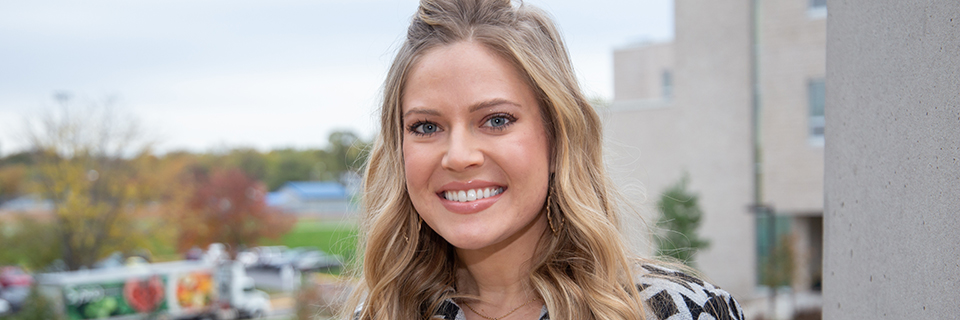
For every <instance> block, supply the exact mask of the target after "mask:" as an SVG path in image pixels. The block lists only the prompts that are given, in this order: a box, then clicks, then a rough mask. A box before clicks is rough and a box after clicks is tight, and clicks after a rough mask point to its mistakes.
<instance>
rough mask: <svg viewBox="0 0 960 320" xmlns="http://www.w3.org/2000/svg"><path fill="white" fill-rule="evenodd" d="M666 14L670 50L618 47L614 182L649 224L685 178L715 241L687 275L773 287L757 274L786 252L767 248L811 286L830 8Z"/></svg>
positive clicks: (728, 7) (767, 0)
mask: <svg viewBox="0 0 960 320" xmlns="http://www.w3.org/2000/svg"><path fill="white" fill-rule="evenodd" d="M675 6H676V7H675V14H676V19H675V21H676V32H675V35H676V36H675V39H674V41H673V42H671V43H659V44H642V45H636V46H630V47H625V48H621V49H617V50H616V51H615V52H614V94H615V97H614V101H613V103H612V105H611V107H610V108H609V109H607V110H604V112H606V115H605V116H606V141H607V142H606V143H607V144H608V150H610V151H611V153H610V163H609V166H610V168H611V171H612V173H613V175H614V176H615V177H617V181H616V182H617V183H618V184H620V185H621V187H622V189H623V190H628V196H629V195H630V194H629V192H630V190H641V191H642V193H643V194H645V195H646V196H645V198H641V199H644V200H642V201H640V202H641V205H642V206H641V208H642V209H641V211H642V212H643V214H644V216H645V221H647V222H652V221H655V220H656V214H657V213H656V212H657V211H656V208H655V204H656V202H657V199H658V198H659V196H660V193H661V192H663V191H664V190H666V189H667V188H668V187H669V186H671V185H673V184H675V183H677V182H678V181H679V180H680V179H681V177H683V176H684V175H688V176H689V179H690V181H689V184H688V187H689V189H690V190H692V191H693V192H694V193H697V194H698V196H699V197H700V204H701V209H702V210H703V212H704V219H703V223H702V225H701V227H700V230H699V233H700V236H701V237H704V238H707V239H709V240H710V242H711V245H710V247H708V248H707V249H705V250H702V251H701V252H700V253H699V254H698V256H697V259H696V260H697V261H696V263H697V266H698V268H699V269H701V270H702V271H703V272H704V273H705V275H706V276H707V277H708V278H709V279H711V280H713V281H714V282H716V283H717V284H718V285H720V286H721V287H723V288H725V289H727V290H730V291H731V292H733V293H735V294H736V295H738V296H741V297H752V296H754V294H755V292H756V288H758V286H759V285H761V284H763V283H767V282H768V281H773V280H769V279H767V278H764V275H766V276H768V277H773V276H774V273H771V272H767V271H763V270H764V269H763V268H765V267H766V266H767V265H768V264H767V262H769V259H776V258H769V257H779V258H782V257H783V253H784V252H780V251H776V250H773V249H775V248H777V247H778V245H777V244H776V243H774V242H771V241H770V240H771V239H775V240H777V241H779V242H778V243H779V244H781V245H779V247H784V245H783V244H784V243H785V244H786V245H787V246H786V247H787V248H789V249H787V250H786V254H787V255H788V256H789V258H786V259H788V260H789V261H788V262H787V263H788V264H789V265H791V266H792V267H791V268H787V269H788V270H789V271H788V272H792V274H791V275H790V276H789V279H787V280H786V281H787V282H789V284H792V285H793V286H794V288H799V289H801V290H805V289H816V288H818V287H819V277H820V274H821V271H820V270H821V267H820V265H821V262H820V261H821V258H820V256H821V255H822V253H821V252H822V240H821V239H822V228H823V226H822V225H823V223H822V221H823V220H822V216H823V145H824V143H823V142H824V140H823V133H824V130H823V128H824V116H823V113H824V112H823V110H824V74H825V50H826V3H825V2H824V1H822V0H786V1H783V0H781V1H772V0H758V1H751V0H724V1H710V2H703V1H689V0H677V1H676V2H675ZM637 187H639V188H637ZM758 207H759V208H763V209H764V210H757V208H758ZM766 213H772V214H773V218H770V217H768V216H766ZM638 234H640V233H638ZM637 241H638V243H644V240H643V239H639V240H637ZM646 242H647V243H649V241H646ZM649 249H650V250H652V248H649ZM781 251H783V250H781Z"/></svg>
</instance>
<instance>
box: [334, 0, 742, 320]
mask: <svg viewBox="0 0 960 320" xmlns="http://www.w3.org/2000/svg"><path fill="white" fill-rule="evenodd" d="M575 79H576V78H575V76H574V74H573V70H572V67H571V64H570V61H569V58H568V57H567V53H566V49H565V47H564V45H563V42H562V40H561V39H560V35H559V33H558V32H557V30H556V28H555V26H554V25H553V23H552V22H551V21H550V20H549V18H547V16H546V15H545V14H544V13H542V12H540V11H538V10H537V9H535V8H531V7H529V6H525V5H521V6H519V7H515V6H513V5H512V4H511V3H510V1H509V0H422V1H421V4H420V8H419V10H418V12H417V14H416V16H415V17H414V19H413V22H412V23H411V25H410V27H409V30H408V33H407V39H406V41H405V42H404V43H403V45H402V47H401V48H400V51H399V53H398V54H397V57H396V59H395V60H394V62H393V65H392V67H391V69H390V72H389V74H388V75H387V79H386V83H385V87H384V101H383V105H382V109H381V129H380V135H379V137H378V138H377V140H376V142H375V146H374V148H373V150H372V152H371V155H370V159H369V162H368V164H367V169H366V176H365V180H364V183H365V187H364V188H365V193H364V211H365V214H366V216H365V217H364V225H363V229H364V231H365V233H366V234H365V243H364V244H363V247H364V251H363V256H364V258H363V268H362V282H361V285H360V286H359V290H355V293H354V295H353V299H352V301H353V305H354V306H356V309H355V310H356V312H355V313H354V314H353V316H354V317H355V318H359V319H415V318H420V319H427V318H443V319H451V320H452V319H466V320H473V319H488V320H499V319H547V318H553V319H655V318H661V319H665V318H667V317H671V316H674V315H675V314H680V317H674V318H672V319H678V318H683V316H687V317H690V318H691V319H697V317H698V316H699V314H700V313H709V314H711V315H713V316H714V318H720V319H725V318H739V317H741V316H742V315H741V312H740V310H739V307H738V306H737V305H736V302H735V301H734V300H733V299H732V298H731V297H730V295H729V294H728V293H726V292H724V291H722V290H719V289H717V288H714V287H713V286H711V285H709V284H706V283H703V282H701V281H699V280H698V279H696V278H692V277H688V276H685V275H683V274H681V273H678V272H673V271H670V270H669V269H665V268H660V267H655V266H653V264H651V263H649V262H645V261H638V260H637V259H632V258H631V257H630V255H629V254H630V253H629V250H628V249H627V248H626V246H625V244H624V241H623V239H622V238H621V237H620V233H619V229H618V224H617V222H618V212H617V209H616V207H615V203H616V201H617V194H616V193H615V192H614V191H613V190H612V189H611V187H610V182H609V180H608V178H607V176H606V173H605V172H604V169H603V168H604V166H603V161H602V150H601V145H602V143H601V138H602V137H601V135H602V130H601V127H600V120H599V118H598V117H597V114H596V113H595V112H594V110H593V109H592V107H591V106H590V105H589V104H588V102H587V101H586V99H584V97H583V95H582V93H581V91H580V88H579V85H578V84H577V82H576V80H575Z"/></svg>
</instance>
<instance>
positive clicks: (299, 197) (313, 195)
mask: <svg viewBox="0 0 960 320" xmlns="http://www.w3.org/2000/svg"><path fill="white" fill-rule="evenodd" d="M351 196H352V195H351V193H350V192H349V191H348V190H347V188H346V187H344V186H343V185H342V184H340V183H338V182H332V181H291V182H287V183H286V184H284V185H283V186H282V187H280V189H278V190H277V191H275V192H270V193H268V194H267V199H266V200H267V205H269V206H271V207H275V208H279V209H281V210H283V211H286V212H290V213H295V214H301V215H305V214H319V215H345V214H350V213H353V212H356V208H355V206H354V205H352V203H351Z"/></svg>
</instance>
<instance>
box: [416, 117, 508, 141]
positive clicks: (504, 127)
mask: <svg viewBox="0 0 960 320" xmlns="http://www.w3.org/2000/svg"><path fill="white" fill-rule="evenodd" d="M497 118H503V119H506V120H507V123H504V124H502V125H499V126H488V127H489V128H491V129H493V130H497V131H502V130H505V129H506V128H507V127H509V126H511V125H513V123H514V122H516V121H517V117H514V116H513V115H512V114H509V113H496V114H492V115H490V116H488V117H487V118H486V119H484V120H483V124H484V125H486V124H487V122H490V121H491V120H493V119H497ZM423 125H433V126H434V127H437V131H439V130H440V129H439V128H440V126H439V125H437V124H436V123H433V122H431V121H427V120H419V121H417V122H414V123H413V124H411V125H410V126H408V127H407V131H408V132H410V133H411V134H413V135H417V136H428V135H431V134H434V133H436V132H437V131H434V132H420V131H417V129H418V128H420V127H421V126H423Z"/></svg>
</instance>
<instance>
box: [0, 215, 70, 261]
mask: <svg viewBox="0 0 960 320" xmlns="http://www.w3.org/2000/svg"><path fill="white" fill-rule="evenodd" d="M55 231H56V225H55V224H54V223H52V222H48V221H43V220H40V219H35V218H33V217H30V216H27V215H19V216H17V217H16V218H15V219H4V220H0V243H5V244H7V243H9V244H14V245H3V246H0V265H19V266H23V267H25V268H27V269H30V270H40V269H42V268H44V267H46V266H48V265H50V264H51V263H53V262H54V261H56V260H57V259H60V257H61V252H60V245H59V239H58V238H57V234H56V232H55Z"/></svg>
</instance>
